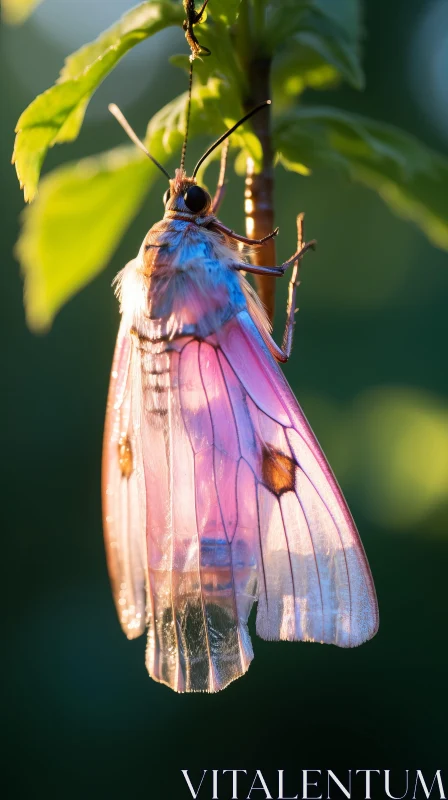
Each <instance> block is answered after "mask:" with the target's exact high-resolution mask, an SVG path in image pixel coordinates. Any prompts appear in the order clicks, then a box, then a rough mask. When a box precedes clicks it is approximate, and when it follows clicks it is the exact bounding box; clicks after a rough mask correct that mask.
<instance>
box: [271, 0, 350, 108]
mask: <svg viewBox="0 0 448 800" xmlns="http://www.w3.org/2000/svg"><path fill="white" fill-rule="evenodd" d="M347 4H348V5H350V7H351V6H353V3H347V2H346V3H345V5H347ZM343 5H344V4H343ZM335 6H336V7H338V6H340V4H339V3H336V4H335V3H331V2H328V0H299V1H298V2H294V3H292V2H290V0H286V5H285V4H284V3H282V4H281V5H279V6H278V7H276V8H275V11H274V12H272V11H271V15H270V18H269V21H268V27H267V31H268V34H267V35H268V37H269V46H270V48H271V52H272V53H273V54H274V55H275V54H277V56H280V60H281V61H283V62H284V61H285V59H286V64H287V65H288V67H289V69H290V72H289V78H290V83H291V86H290V90H289V91H288V89H287V88H286V90H285V91H284V93H285V94H286V95H288V94H289V95H292V94H293V92H292V91H291V88H292V87H293V86H294V81H295V83H296V85H297V87H298V89H297V91H296V92H295V94H298V93H299V91H302V90H303V89H302V88H299V87H305V86H308V85H311V83H310V75H311V76H314V81H315V82H316V80H317V79H318V73H317V70H318V68H319V67H322V66H324V65H327V66H331V67H333V68H334V70H335V71H336V72H337V73H338V74H339V75H340V76H341V78H343V79H344V80H346V81H347V82H348V83H350V84H351V85H352V86H354V87H355V88H356V89H362V88H363V86H364V75H363V71H362V68H361V64H360V58H359V38H360V26H359V24H354V22H353V19H352V16H351V15H350V17H349V19H345V17H344V16H343V15H342V14H340V15H339V16H336V15H335V13H334V11H335ZM283 74H284V80H285V82H287V80H288V75H287V74H286V70H285V69H283ZM323 74H325V72H324V73H323ZM328 74H329V73H328V70H327V75H328ZM291 80H292V82H291ZM277 84H278V75H277Z"/></svg>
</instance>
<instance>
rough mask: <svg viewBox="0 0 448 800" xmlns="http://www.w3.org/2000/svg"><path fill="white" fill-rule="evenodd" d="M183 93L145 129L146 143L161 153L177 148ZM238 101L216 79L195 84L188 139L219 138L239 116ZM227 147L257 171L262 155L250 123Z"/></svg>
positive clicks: (182, 123) (182, 120)
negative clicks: (239, 153) (242, 154)
mask: <svg viewBox="0 0 448 800" xmlns="http://www.w3.org/2000/svg"><path fill="white" fill-rule="evenodd" d="M186 105H187V93H184V94H182V95H180V96H179V97H177V98H176V99H175V100H173V101H172V102H171V103H168V104H167V105H166V106H165V107H164V108H163V109H162V110H161V111H159V112H158V113H157V114H155V116H154V117H153V118H152V120H151V122H150V124H149V127H148V137H149V139H147V144H148V141H149V142H150V143H151V148H152V147H153V145H152V143H153V142H157V146H158V147H159V146H160V147H162V148H163V149H164V151H165V152H170V153H171V152H174V150H176V149H178V148H180V146H181V144H182V140H183V136H184V132H185V110H186ZM242 113H243V111H242V107H241V105H240V104H239V102H238V98H237V97H235V96H234V95H233V93H232V92H231V91H230V90H229V88H228V87H227V86H226V85H225V84H224V83H223V82H222V81H220V80H219V79H218V78H211V79H210V80H209V81H208V82H207V84H206V85H205V86H204V85H203V84H200V83H196V85H195V86H194V88H193V93H192V104H191V122H190V138H193V137H194V136H196V135H199V134H201V135H203V134H205V133H206V134H210V135H212V136H219V135H220V134H221V133H223V132H224V131H225V130H226V128H229V127H231V125H233V124H234V123H235V122H236V121H237V120H238V119H239V117H241V116H242ZM231 145H232V147H234V148H238V149H239V150H242V151H244V153H245V155H246V156H250V157H251V158H252V159H253V160H254V162H255V168H256V169H257V168H259V167H260V165H261V162H262V158H263V153H262V149H261V144H260V142H259V139H258V138H257V137H256V136H255V134H254V133H253V132H252V130H251V126H250V123H248V124H246V125H243V126H242V127H241V128H238V130H237V131H235V133H234V134H232V137H231Z"/></svg>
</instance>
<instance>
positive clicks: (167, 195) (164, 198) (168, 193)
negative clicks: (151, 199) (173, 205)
mask: <svg viewBox="0 0 448 800" xmlns="http://www.w3.org/2000/svg"><path fill="white" fill-rule="evenodd" d="M170 196H171V189H170V188H169V187H168V189H167V190H166V192H165V194H164V195H163V205H164V206H166V204H167V202H168V200H169V199H170Z"/></svg>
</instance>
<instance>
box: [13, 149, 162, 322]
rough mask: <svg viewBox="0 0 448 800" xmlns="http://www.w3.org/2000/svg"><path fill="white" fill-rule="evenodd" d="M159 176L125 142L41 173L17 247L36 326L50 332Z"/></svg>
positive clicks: (104, 259)
mask: <svg viewBox="0 0 448 800" xmlns="http://www.w3.org/2000/svg"><path fill="white" fill-rule="evenodd" d="M156 177H158V172H157V170H156V169H155V167H153V166H152V165H151V163H150V162H149V161H147V160H146V159H144V157H143V156H142V155H141V154H140V153H139V151H138V150H136V149H135V148H133V147H127V146H126V147H124V148H119V149H117V150H112V151H110V152H109V153H106V154H103V155H100V156H95V157H91V158H86V159H84V160H82V161H80V162H78V163H77V164H68V165H66V166H63V167H60V168H58V169H56V170H54V171H53V172H51V173H50V174H49V175H47V176H46V177H45V178H43V180H42V184H41V190H40V192H39V196H38V197H37V199H36V202H35V203H33V204H32V205H31V206H29V207H28V208H26V209H25V211H24V213H23V229H22V233H21V235H20V238H19V241H18V243H17V245H16V254H17V257H18V259H19V261H20V263H21V266H22V269H23V272H24V275H25V306H26V315H27V321H28V324H29V326H30V328H31V329H32V330H34V331H43V330H45V329H47V328H48V327H49V326H50V324H51V322H52V321H53V318H54V316H55V314H56V312H57V311H58V310H59V308H60V307H61V306H62V305H63V304H64V303H66V302H67V300H68V299H69V298H70V297H72V296H73V295H74V294H76V293H77V292H78V291H79V290H80V289H81V288H82V287H84V286H85V285H86V284H87V283H89V282H90V281H91V280H92V278H93V277H94V276H95V275H96V274H97V273H98V272H99V271H100V270H101V269H102V268H103V267H105V266H106V264H107V263H108V261H109V259H110V256H111V254H112V253H113V252H114V250H115V248H116V246H117V245H118V243H119V241H120V239H121V237H122V235H123V233H124V231H125V230H126V228H127V227H128V225H129V223H130V221H131V220H132V218H133V217H134V216H135V214H136V213H137V211H138V209H139V207H140V205H141V203H142V200H143V198H144V196H145V194H146V192H147V191H148V189H149V187H150V185H151V183H152V182H153V181H154V180H155V179H156Z"/></svg>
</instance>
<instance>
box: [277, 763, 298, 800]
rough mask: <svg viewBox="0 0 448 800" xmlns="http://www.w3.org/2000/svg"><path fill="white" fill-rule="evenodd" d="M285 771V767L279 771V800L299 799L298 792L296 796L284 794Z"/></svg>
mask: <svg viewBox="0 0 448 800" xmlns="http://www.w3.org/2000/svg"><path fill="white" fill-rule="evenodd" d="M284 771H285V770H284V769H279V771H278V800H298V797H299V795H298V794H295V795H294V797H286V796H285V795H284V794H283V792H284V791H285V790H284V787H283V773H284Z"/></svg>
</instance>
